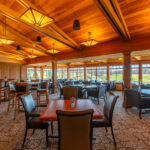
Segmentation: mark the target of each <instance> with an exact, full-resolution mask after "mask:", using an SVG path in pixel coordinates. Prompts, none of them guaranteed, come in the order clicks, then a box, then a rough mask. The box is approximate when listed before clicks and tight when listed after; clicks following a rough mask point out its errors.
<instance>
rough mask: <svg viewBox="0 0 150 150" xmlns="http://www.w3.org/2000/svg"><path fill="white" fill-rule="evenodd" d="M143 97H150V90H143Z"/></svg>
mask: <svg viewBox="0 0 150 150" xmlns="http://www.w3.org/2000/svg"><path fill="white" fill-rule="evenodd" d="M141 95H143V96H149V97H150V89H141Z"/></svg>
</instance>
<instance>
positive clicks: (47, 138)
mask: <svg viewBox="0 0 150 150" xmlns="http://www.w3.org/2000/svg"><path fill="white" fill-rule="evenodd" d="M46 146H47V147H48V128H46Z"/></svg>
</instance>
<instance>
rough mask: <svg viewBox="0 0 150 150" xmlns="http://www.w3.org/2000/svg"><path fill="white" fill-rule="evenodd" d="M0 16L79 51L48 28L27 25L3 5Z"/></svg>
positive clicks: (0, 7)
mask: <svg viewBox="0 0 150 150" xmlns="http://www.w3.org/2000/svg"><path fill="white" fill-rule="evenodd" d="M0 14H2V15H4V16H6V17H8V18H10V19H12V20H14V21H17V22H19V23H21V24H24V25H26V26H27V27H29V28H30V29H32V30H34V31H36V32H39V33H41V34H43V35H44V36H47V37H50V38H52V39H54V40H56V41H58V42H60V43H62V44H64V45H66V46H68V47H70V48H72V49H74V50H79V48H77V47H74V46H73V45H71V44H70V42H69V41H68V40H66V39H64V38H63V37H62V36H59V35H58V34H56V33H54V32H53V31H51V30H50V29H49V28H47V27H43V28H40V27H37V26H34V25H32V24H29V23H27V22H25V21H23V20H21V19H20V18H19V15H18V13H16V12H15V11H13V10H12V9H10V8H8V7H6V6H5V5H3V4H0Z"/></svg>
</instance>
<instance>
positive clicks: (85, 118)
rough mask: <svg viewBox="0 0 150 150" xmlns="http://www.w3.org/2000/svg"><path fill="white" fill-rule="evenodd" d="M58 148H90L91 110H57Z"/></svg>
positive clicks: (75, 149)
mask: <svg viewBox="0 0 150 150" xmlns="http://www.w3.org/2000/svg"><path fill="white" fill-rule="evenodd" d="M56 113H57V119H58V132H59V150H92V116H93V110H92V109H89V110H85V111H77V112H75V111H74V112H71V111H61V110H57V111H56Z"/></svg>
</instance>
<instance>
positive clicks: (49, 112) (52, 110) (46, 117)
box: [40, 99, 103, 121]
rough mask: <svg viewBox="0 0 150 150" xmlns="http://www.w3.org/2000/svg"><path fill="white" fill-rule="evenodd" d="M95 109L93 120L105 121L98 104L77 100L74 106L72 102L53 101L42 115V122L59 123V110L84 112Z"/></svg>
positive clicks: (86, 100) (87, 100)
mask: <svg viewBox="0 0 150 150" xmlns="http://www.w3.org/2000/svg"><path fill="white" fill-rule="evenodd" d="M87 109H93V111H94V112H93V119H94V120H96V119H103V114H102V112H101V111H100V109H99V108H98V106H97V105H96V104H94V103H93V102H92V101H91V100H89V99H76V100H75V104H74V105H73V106H72V100H51V101H50V102H49V104H48V105H47V107H46V108H45V110H44V111H43V112H42V113H41V115H40V120H41V121H57V114H56V111H57V110H63V111H84V110H87Z"/></svg>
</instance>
